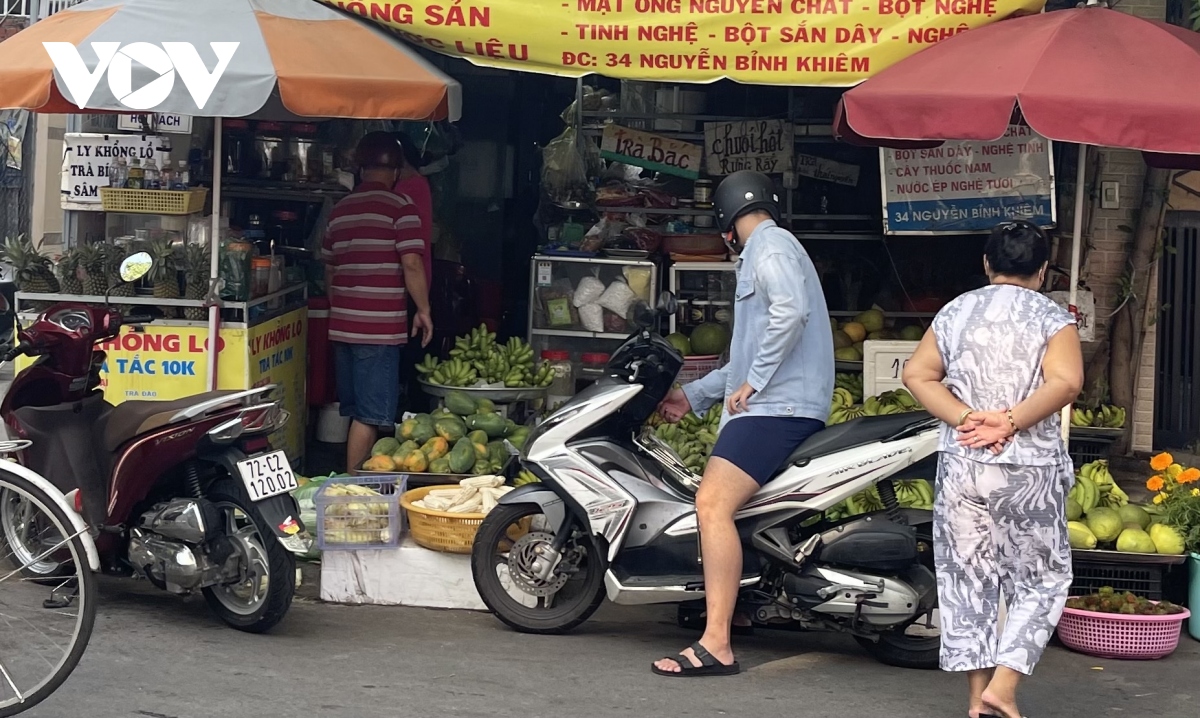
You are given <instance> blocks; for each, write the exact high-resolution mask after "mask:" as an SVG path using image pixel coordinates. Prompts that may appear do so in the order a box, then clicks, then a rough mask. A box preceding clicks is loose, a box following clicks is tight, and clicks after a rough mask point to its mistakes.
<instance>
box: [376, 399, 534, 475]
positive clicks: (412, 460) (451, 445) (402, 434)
mask: <svg viewBox="0 0 1200 718" xmlns="http://www.w3.org/2000/svg"><path fill="white" fill-rule="evenodd" d="M528 438H529V428H528V427H525V426H519V425H518V424H516V423H515V422H514V421H512V420H511V419H505V418H504V417H502V416H500V415H499V414H497V413H496V406H495V404H493V403H492V402H491V401H489V400H487V399H480V400H478V401H477V400H475V399H473V398H472V397H470V396H468V395H467V394H465V393H464V392H461V391H452V392H450V393H449V394H447V395H446V398H445V405H444V407H443V408H441V409H438V410H437V411H434V412H433V413H432V414H417V415H416V416H414V417H412V418H411V419H405V420H404V421H403V422H402V423H400V425H399V426H397V427H396V435H395V437H387V438H384V439H380V440H379V441H377V442H375V446H374V447H372V449H371V458H369V459H367V461H366V463H364V464H363V467H362V468H363V471H367V472H381V473H391V472H397V471H399V472H403V473H414V474H419V473H430V474H457V475H467V474H469V475H479V474H499V473H501V472H502V471H504V468H505V466H507V464H508V461H509V450H508V447H506V446H505V442H508V443H509V444H511V445H512V446H513V447H515V448H517V449H522V448H524V446H525V441H526V440H527V439H528Z"/></svg>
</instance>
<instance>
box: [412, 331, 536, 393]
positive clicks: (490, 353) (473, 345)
mask: <svg viewBox="0 0 1200 718" xmlns="http://www.w3.org/2000/svg"><path fill="white" fill-rule="evenodd" d="M417 372H418V373H419V374H420V375H421V377H422V378H423V379H425V381H427V382H429V383H430V384H436V385H438V386H452V387H464V388H465V387H489V388H501V387H503V388H508V389H520V388H530V387H547V386H550V383H551V382H552V381H554V372H553V371H552V370H551V368H550V365H549V364H548V363H546V362H542V364H541V365H539V366H535V365H534V362H533V347H531V346H529V344H527V343H525V342H524V341H522V340H521V339H519V338H517V337H513V338H512V339H509V340H508V342H506V343H505V344H497V343H496V333H495V332H489V331H488V330H487V327H486V326H482V325H481V326H478V327H476V328H475V329H472V330H471V333H470V334H468V335H466V336H462V337H458V339H456V340H455V343H454V349H452V350H450V359H449V360H447V361H442V360H440V359H438V358H437V357H435V356H433V355H432V354H430V355H428V356H426V357H425V360H424V361H422V362H421V363H420V364H418V365H417Z"/></svg>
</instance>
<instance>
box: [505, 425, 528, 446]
mask: <svg viewBox="0 0 1200 718" xmlns="http://www.w3.org/2000/svg"><path fill="white" fill-rule="evenodd" d="M528 439H529V427H527V426H521V427H518V428H517V430H516V431H514V432H513V433H511V434H509V435H508V443H510V444H512V445H513V446H515V447H517V448H518V449H524V448H525V442H526V441H527V440H528Z"/></svg>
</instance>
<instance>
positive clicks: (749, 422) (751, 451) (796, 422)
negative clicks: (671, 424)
mask: <svg viewBox="0 0 1200 718" xmlns="http://www.w3.org/2000/svg"><path fill="white" fill-rule="evenodd" d="M824 428H825V424H824V423H822V422H820V421H817V420H816V419H801V418H797V417H793V416H742V417H735V418H734V419H731V420H730V421H729V423H727V424H725V427H724V428H722V429H721V433H720V434H719V435H718V436H717V445H716V446H714V447H713V452H712V455H713V456H719V457H721V458H722V459H725V460H726V461H728V462H729V463H731V464H733V465H734V466H736V467H738V468H739V469H741V470H742V471H745V472H746V473H747V474H750V478H752V479H754V480H755V481H757V482H758V485H759V486H762V485H763V484H765V483H767V482H768V481H770V480H771V479H773V478H775V475H776V474H778V473H779V469H780V468H781V467H782V466H783V462H784V461H785V460H787V457H788V456H790V455H791V453H792V452H793V451H795V450H796V447H798V446H800V445H801V444H803V443H804V440H805V439H807V438H808V437H810V436H812V435H813V434H815V433H817V432H818V431H820V430H822V429H824Z"/></svg>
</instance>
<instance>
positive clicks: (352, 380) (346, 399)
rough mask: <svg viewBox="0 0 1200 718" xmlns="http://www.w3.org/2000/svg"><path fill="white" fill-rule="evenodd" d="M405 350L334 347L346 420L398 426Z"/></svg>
mask: <svg viewBox="0 0 1200 718" xmlns="http://www.w3.org/2000/svg"><path fill="white" fill-rule="evenodd" d="M403 350H404V347H402V346H399V345H386V344H345V343H343V342H334V343H333V358H334V362H335V365H336V367H337V395H338V402H339V403H340V404H341V407H340V413H341V415H342V416H348V417H350V418H352V419H354V420H355V421H357V422H359V423H360V424H366V425H367V426H381V427H384V428H386V429H389V430H390V429H391V428H392V427H393V426H395V424H396V407H397V406H398V405H399V403H400V353H401V352H402V351H403Z"/></svg>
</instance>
